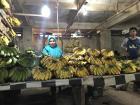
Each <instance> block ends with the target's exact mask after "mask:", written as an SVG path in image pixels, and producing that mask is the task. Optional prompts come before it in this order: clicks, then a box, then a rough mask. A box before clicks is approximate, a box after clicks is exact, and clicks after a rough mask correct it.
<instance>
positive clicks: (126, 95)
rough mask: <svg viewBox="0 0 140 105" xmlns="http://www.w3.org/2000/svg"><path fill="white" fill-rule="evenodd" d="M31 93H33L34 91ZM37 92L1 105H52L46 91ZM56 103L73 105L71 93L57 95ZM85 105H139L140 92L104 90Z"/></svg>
mask: <svg viewBox="0 0 140 105" xmlns="http://www.w3.org/2000/svg"><path fill="white" fill-rule="evenodd" d="M33 91H34V92H35V91H36V90H33ZM39 91H40V92H41V93H40V94H39V93H37V95H35V94H33V95H28V94H27V93H29V90H28V91H26V92H25V93H26V94H24V95H23V96H20V97H19V98H17V99H11V100H9V101H7V102H6V103H7V104H2V105H53V104H52V102H53V100H52V101H51V102H48V101H47V100H50V99H51V97H50V96H47V95H46V91H48V89H47V90H45V89H43V91H44V92H45V94H43V92H42V91H41V89H39ZM30 94H31V92H30ZM38 94H39V95H38ZM18 99H19V100H18ZM12 100H14V102H16V104H14V103H13V104H11V102H13V101H12ZM29 100H30V101H31V100H32V102H30V103H29V104H25V102H28V101H29ZM18 101H20V102H18ZM57 103H58V105H74V103H73V98H72V94H71V92H70V91H69V92H68V93H67V91H66V92H64V93H63V94H58V95H57ZM86 105H140V92H132V91H119V90H115V89H114V88H106V89H105V91H104V96H103V97H99V98H96V99H93V98H89V100H88V103H87V104H86Z"/></svg>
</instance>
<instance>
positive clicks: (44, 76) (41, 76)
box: [32, 67, 52, 80]
mask: <svg viewBox="0 0 140 105" xmlns="http://www.w3.org/2000/svg"><path fill="white" fill-rule="evenodd" d="M32 76H33V79H34V80H49V79H51V78H52V73H51V72H50V71H49V70H47V69H46V70H44V69H42V68H40V67H35V68H33V70H32Z"/></svg>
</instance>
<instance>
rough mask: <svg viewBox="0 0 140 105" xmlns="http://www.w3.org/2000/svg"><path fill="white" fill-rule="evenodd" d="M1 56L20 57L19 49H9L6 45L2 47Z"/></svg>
mask: <svg viewBox="0 0 140 105" xmlns="http://www.w3.org/2000/svg"><path fill="white" fill-rule="evenodd" d="M0 56H3V57H10V56H11V57H13V56H15V57H17V58H18V57H19V51H18V49H16V48H14V47H8V46H6V45H3V46H0Z"/></svg>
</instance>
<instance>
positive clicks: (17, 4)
mask: <svg viewBox="0 0 140 105" xmlns="http://www.w3.org/2000/svg"><path fill="white" fill-rule="evenodd" d="M11 2H12V4H14V8H15V11H18V12H24V8H23V7H22V4H21V2H19V1H18V0H11ZM25 20H26V23H27V24H28V25H30V24H29V23H30V22H29V19H28V17H26V16H25Z"/></svg>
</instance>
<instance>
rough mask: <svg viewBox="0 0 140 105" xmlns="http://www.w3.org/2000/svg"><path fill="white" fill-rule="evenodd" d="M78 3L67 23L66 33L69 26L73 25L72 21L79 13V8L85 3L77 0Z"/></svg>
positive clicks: (84, 0)
mask: <svg viewBox="0 0 140 105" xmlns="http://www.w3.org/2000/svg"><path fill="white" fill-rule="evenodd" d="M78 1H79V2H78V3H77V7H78V8H77V11H76V12H74V15H72V17H71V20H70V21H69V23H68V25H67V27H66V32H67V31H68V30H69V28H70V27H71V25H72V24H73V23H74V20H75V18H76V16H77V14H78V12H79V11H80V9H81V7H82V6H83V5H84V3H85V2H86V0H82V1H81V0H78Z"/></svg>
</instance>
